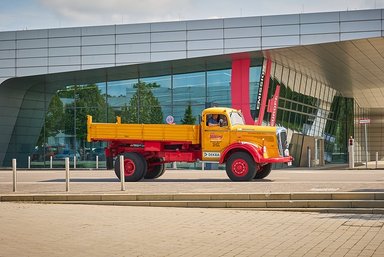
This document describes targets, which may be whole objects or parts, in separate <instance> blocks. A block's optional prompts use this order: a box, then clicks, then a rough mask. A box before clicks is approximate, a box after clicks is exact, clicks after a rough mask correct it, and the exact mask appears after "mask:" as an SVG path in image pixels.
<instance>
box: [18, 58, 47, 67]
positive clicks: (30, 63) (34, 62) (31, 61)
mask: <svg viewBox="0 0 384 257" xmlns="http://www.w3.org/2000/svg"><path fill="white" fill-rule="evenodd" d="M47 65H48V58H47V57H45V58H44V57H41V58H17V59H16V66H17V67H38V66H47Z"/></svg>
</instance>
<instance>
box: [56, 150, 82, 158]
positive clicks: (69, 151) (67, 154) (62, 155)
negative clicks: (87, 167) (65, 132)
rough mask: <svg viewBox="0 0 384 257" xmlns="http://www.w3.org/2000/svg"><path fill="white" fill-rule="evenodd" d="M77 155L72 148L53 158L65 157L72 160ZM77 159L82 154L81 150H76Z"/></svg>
mask: <svg viewBox="0 0 384 257" xmlns="http://www.w3.org/2000/svg"><path fill="white" fill-rule="evenodd" d="M74 156H75V151H73V150H72V149H64V150H63V151H62V152H60V153H58V154H56V155H55V156H54V157H53V159H55V160H63V159H65V158H67V157H68V158H69V159H70V160H73V157H74ZM76 159H77V160H79V159H80V154H79V152H76Z"/></svg>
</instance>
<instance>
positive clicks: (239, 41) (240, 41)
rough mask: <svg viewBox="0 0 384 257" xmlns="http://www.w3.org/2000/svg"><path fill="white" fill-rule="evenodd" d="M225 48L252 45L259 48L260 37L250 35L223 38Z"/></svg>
mask: <svg viewBox="0 0 384 257" xmlns="http://www.w3.org/2000/svg"><path fill="white" fill-rule="evenodd" d="M224 47H225V48H246V47H254V48H259V49H260V48H261V38H260V37H250V38H234V39H225V40H224Z"/></svg>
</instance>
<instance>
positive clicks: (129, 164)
mask: <svg viewBox="0 0 384 257" xmlns="http://www.w3.org/2000/svg"><path fill="white" fill-rule="evenodd" d="M135 169H136V166H135V163H134V162H133V161H132V160H131V159H125V160H124V176H126V177H127V176H132V174H133V173H135Z"/></svg>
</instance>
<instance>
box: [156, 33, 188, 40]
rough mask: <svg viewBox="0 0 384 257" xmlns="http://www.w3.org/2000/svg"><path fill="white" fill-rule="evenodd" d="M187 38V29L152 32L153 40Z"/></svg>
mask: <svg viewBox="0 0 384 257" xmlns="http://www.w3.org/2000/svg"><path fill="white" fill-rule="evenodd" d="M184 40H187V32H186V31H171V32H152V33H151V42H170V41H184Z"/></svg>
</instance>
